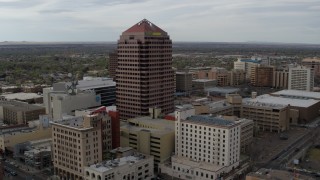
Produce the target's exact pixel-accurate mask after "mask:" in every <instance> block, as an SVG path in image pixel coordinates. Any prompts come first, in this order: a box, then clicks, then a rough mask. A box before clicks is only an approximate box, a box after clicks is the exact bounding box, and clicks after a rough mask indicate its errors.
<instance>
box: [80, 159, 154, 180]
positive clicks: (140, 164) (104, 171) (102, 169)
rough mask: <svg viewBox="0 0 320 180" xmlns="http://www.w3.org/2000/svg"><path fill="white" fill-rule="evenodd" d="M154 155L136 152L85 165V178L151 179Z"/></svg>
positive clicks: (89, 179) (109, 179) (106, 179)
mask: <svg viewBox="0 0 320 180" xmlns="http://www.w3.org/2000/svg"><path fill="white" fill-rule="evenodd" d="M153 170H154V169H153V156H148V155H145V154H140V153H134V154H132V155H130V156H125V157H122V158H117V159H114V160H109V161H103V162H100V163H97V164H93V165H91V166H88V167H85V180H120V179H125V180H127V179H131V180H134V179H136V180H151V179H152V178H153V177H154V173H153Z"/></svg>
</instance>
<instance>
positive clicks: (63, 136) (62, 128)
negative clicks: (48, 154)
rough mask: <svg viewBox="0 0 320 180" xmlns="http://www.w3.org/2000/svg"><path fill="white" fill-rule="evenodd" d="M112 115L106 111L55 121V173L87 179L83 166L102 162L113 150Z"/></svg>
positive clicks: (65, 177)
mask: <svg viewBox="0 0 320 180" xmlns="http://www.w3.org/2000/svg"><path fill="white" fill-rule="evenodd" d="M110 123H111V121H110V117H109V116H108V115H106V114H105V113H96V114H92V115H84V116H82V117H72V118H69V119H64V120H60V121H56V122H53V123H52V141H53V146H52V147H53V164H54V174H55V175H58V176H59V177H60V178H64V179H84V168H85V166H89V165H92V164H95V163H98V162H101V161H102V160H103V159H104V157H105V153H107V152H108V151H109V150H111V125H110Z"/></svg>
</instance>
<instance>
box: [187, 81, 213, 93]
mask: <svg viewBox="0 0 320 180" xmlns="http://www.w3.org/2000/svg"><path fill="white" fill-rule="evenodd" d="M216 85H217V80H214V79H195V80H192V89H194V90H202V91H203V90H205V89H206V88H210V87H214V86H216Z"/></svg>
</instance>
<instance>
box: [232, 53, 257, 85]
mask: <svg viewBox="0 0 320 180" xmlns="http://www.w3.org/2000/svg"><path fill="white" fill-rule="evenodd" d="M261 62H262V61H261V60H260V59H255V58H251V59H242V58H238V60H237V61H235V62H234V63H233V66H234V67H233V69H236V70H243V71H245V73H246V79H248V80H250V78H251V74H252V71H254V68H255V67H259V66H260V64H261Z"/></svg>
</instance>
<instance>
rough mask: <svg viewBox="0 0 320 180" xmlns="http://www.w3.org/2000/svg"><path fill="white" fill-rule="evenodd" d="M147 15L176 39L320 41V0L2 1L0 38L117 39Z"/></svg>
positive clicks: (17, 39) (19, 39)
mask: <svg viewBox="0 0 320 180" xmlns="http://www.w3.org/2000/svg"><path fill="white" fill-rule="evenodd" d="M143 18H146V19H148V20H149V21H151V22H153V23H154V24H156V25H158V26H159V27H161V28H162V29H163V30H165V31H167V32H168V33H169V35H170V36H171V38H172V39H173V40H174V41H206V42H247V41H259V42H289V43H316V44H320V0H0V41H116V40H117V39H118V38H119V35H120V34H121V33H122V32H123V31H125V30H126V29H127V28H129V27H131V26H132V25H134V24H135V23H137V22H139V21H140V20H142V19H143Z"/></svg>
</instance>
